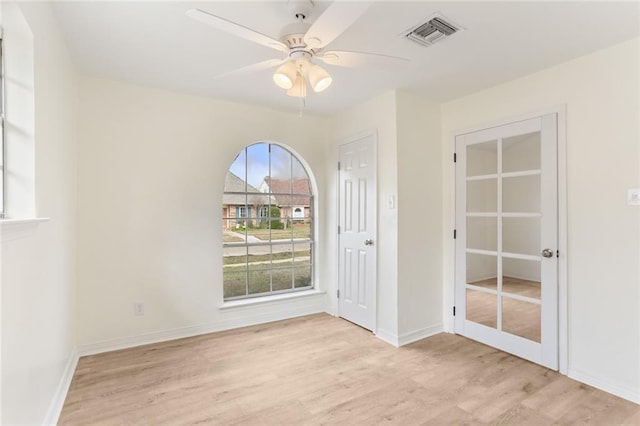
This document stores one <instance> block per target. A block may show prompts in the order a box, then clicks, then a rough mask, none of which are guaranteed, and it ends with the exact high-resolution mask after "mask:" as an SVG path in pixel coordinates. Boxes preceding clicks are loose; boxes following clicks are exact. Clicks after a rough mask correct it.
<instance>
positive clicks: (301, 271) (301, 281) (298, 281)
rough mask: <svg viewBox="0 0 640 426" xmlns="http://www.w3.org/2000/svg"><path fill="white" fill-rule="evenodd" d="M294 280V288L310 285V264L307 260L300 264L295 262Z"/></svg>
mask: <svg viewBox="0 0 640 426" xmlns="http://www.w3.org/2000/svg"><path fill="white" fill-rule="evenodd" d="M294 280H295V287H296V288H300V287H310V286H311V282H312V280H311V264H310V263H309V262H308V261H306V262H303V263H302V264H299V263H298V262H296V267H295V271H294Z"/></svg>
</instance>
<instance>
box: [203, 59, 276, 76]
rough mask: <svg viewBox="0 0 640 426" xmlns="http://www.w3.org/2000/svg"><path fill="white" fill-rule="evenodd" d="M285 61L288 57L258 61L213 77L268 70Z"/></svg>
mask: <svg viewBox="0 0 640 426" xmlns="http://www.w3.org/2000/svg"><path fill="white" fill-rule="evenodd" d="M285 61H286V59H267V60H266V61H262V62H257V63H255V64H251V65H247V66H246V67H242V68H238V69H235V70H232V71H227V72H224V73H222V74H218V75H216V76H214V77H213V78H216V79H217V78H223V77H229V76H233V75H243V74H249V73H252V72H258V71H262V70H266V69H269V68H273V67H277V66H278V65H280V64H282V63H283V62H285Z"/></svg>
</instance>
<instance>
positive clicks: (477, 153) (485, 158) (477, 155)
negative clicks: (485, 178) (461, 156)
mask: <svg viewBox="0 0 640 426" xmlns="http://www.w3.org/2000/svg"><path fill="white" fill-rule="evenodd" d="M497 172H498V142H497V141H495V140H493V141H488V142H482V143H477V144H473V145H468V146H467V176H482V175H490V174H495V173H497Z"/></svg>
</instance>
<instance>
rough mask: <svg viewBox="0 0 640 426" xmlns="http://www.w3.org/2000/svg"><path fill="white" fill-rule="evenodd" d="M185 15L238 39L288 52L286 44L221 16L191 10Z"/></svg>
mask: <svg viewBox="0 0 640 426" xmlns="http://www.w3.org/2000/svg"><path fill="white" fill-rule="evenodd" d="M185 15H187V16H188V17H189V18H192V19H195V20H196V21H200V22H203V23H205V24H208V25H211V26H212V27H215V28H217V29H219V30H222V31H225V32H227V33H229V34H232V35H234V36H236V37H240V38H244V39H245V40H249V41H252V42H254V43H258V44H261V45H263V46H266V47H270V48H272V49H275V50H278V51H280V52H286V51H287V50H288V49H287V46H285V45H284V43H281V42H279V41H278V40H276V39H274V38H271V37H269V36H266V35H264V34H262V33H259V32H257V31H254V30H252V29H251V28H247V27H245V26H243V25H240V24H236V23H235V22H231V21H229V20H227V19H224V18H221V17H219V16H216V15H212V14H210V13H209V12H205V11H204V10H200V9H189V10H187V11H186V12H185Z"/></svg>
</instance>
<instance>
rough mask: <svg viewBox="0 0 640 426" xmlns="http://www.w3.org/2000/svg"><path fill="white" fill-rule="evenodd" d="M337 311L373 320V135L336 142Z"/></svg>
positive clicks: (366, 323) (367, 323) (371, 324)
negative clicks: (345, 141) (337, 199)
mask: <svg viewBox="0 0 640 426" xmlns="http://www.w3.org/2000/svg"><path fill="white" fill-rule="evenodd" d="M339 157H340V158H339V183H340V188H339V208H338V210H339V229H338V234H339V235H338V240H339V241H338V247H339V256H338V263H339V265H338V273H339V278H338V311H339V315H340V316H341V317H343V318H344V319H347V320H349V321H351V322H353V323H356V324H358V325H360V326H362V327H364V328H366V329H369V330H372V331H374V330H375V324H376V322H375V321H376V245H375V235H376V154H375V139H374V136H373V135H369V136H366V137H363V138H361V139H358V140H355V141H353V142H350V143H346V144H344V145H341V146H340V151H339Z"/></svg>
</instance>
